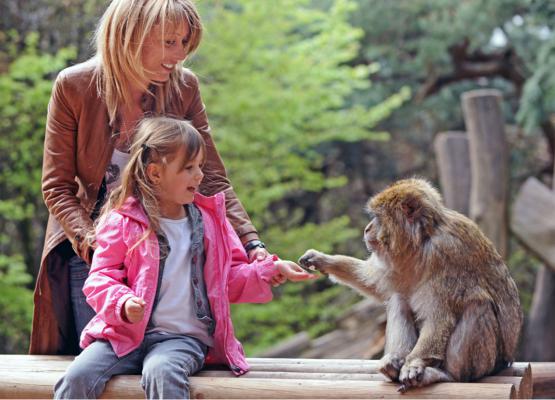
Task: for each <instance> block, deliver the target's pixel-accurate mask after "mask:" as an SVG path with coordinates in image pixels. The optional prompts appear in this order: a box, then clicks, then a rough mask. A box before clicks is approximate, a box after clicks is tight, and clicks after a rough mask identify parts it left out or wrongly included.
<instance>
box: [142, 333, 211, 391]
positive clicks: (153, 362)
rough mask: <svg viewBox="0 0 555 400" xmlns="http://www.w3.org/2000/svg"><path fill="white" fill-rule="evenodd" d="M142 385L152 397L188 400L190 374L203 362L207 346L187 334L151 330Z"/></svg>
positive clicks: (147, 342) (147, 339)
mask: <svg viewBox="0 0 555 400" xmlns="http://www.w3.org/2000/svg"><path fill="white" fill-rule="evenodd" d="M145 344H146V345H147V346H148V347H147V349H146V351H147V354H146V356H145V359H144V361H143V377H142V380H141V384H142V386H143V389H144V391H145V394H146V397H147V398H149V399H188V398H189V379H188V378H189V376H190V375H192V374H194V373H195V372H197V371H198V370H200V369H201V368H202V366H203V365H204V358H205V355H206V351H207V347H206V345H205V344H203V343H202V342H201V341H199V340H197V339H195V338H192V337H190V336H184V335H165V334H160V333H150V334H147V337H145Z"/></svg>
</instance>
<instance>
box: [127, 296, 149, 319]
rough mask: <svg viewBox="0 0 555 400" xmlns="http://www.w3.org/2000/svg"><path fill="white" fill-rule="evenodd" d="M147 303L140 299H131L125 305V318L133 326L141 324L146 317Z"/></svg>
mask: <svg viewBox="0 0 555 400" xmlns="http://www.w3.org/2000/svg"><path fill="white" fill-rule="evenodd" d="M145 305H146V302H145V301H144V300H143V299H141V298H140V297H131V298H129V299H127V300H126V301H125V304H124V305H123V318H124V319H126V320H127V321H129V322H131V323H132V324H136V323H137V322H141V320H142V319H143V316H144V315H145Z"/></svg>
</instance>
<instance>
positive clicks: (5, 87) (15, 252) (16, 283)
mask: <svg viewBox="0 0 555 400" xmlns="http://www.w3.org/2000/svg"><path fill="white" fill-rule="evenodd" d="M37 40H38V36H37V35H36V34H29V35H28V36H27V38H26V44H27V46H26V47H25V49H24V50H23V52H20V53H17V49H16V48H15V47H14V48H12V50H13V51H14V52H15V53H12V55H11V57H12V58H14V61H13V62H12V63H11V64H10V65H9V68H8V70H7V72H6V73H3V74H1V75H0V164H1V165H2V168H1V170H0V291H1V292H2V300H1V301H0V316H1V320H2V325H1V326H0V339H3V340H0V343H1V345H0V352H13V351H17V350H18V351H26V350H27V347H28V334H29V332H30V324H31V316H32V290H31V289H30V288H31V287H32V281H33V279H32V277H33V276H34V275H35V274H36V270H35V269H36V268H38V266H39V261H40V250H41V248H42V243H43V240H44V229H45V226H46V219H47V213H46V210H45V207H44V204H43V201H42V194H41V191H40V176H41V167H42V162H41V160H42V144H43V141H44V122H45V112H46V106H47V103H48V99H49V97H50V91H51V88H52V74H53V73H54V72H56V71H58V70H60V69H61V68H62V67H64V66H65V65H66V64H67V61H68V60H69V59H70V58H72V57H74V56H75V50H74V49H64V50H61V51H59V52H58V53H57V54H56V55H41V54H39V53H38V52H37V50H36V48H37Z"/></svg>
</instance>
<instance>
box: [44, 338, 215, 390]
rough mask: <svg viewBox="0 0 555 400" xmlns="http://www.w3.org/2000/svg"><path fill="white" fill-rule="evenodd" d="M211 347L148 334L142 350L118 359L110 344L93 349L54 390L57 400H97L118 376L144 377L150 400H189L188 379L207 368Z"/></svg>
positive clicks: (79, 358) (100, 343)
mask: <svg viewBox="0 0 555 400" xmlns="http://www.w3.org/2000/svg"><path fill="white" fill-rule="evenodd" d="M206 352H207V346H206V345H205V344H203V343H202V342H201V341H200V340H198V339H195V338H193V337H190V336H184V335H167V334H162V333H156V332H155V333H148V334H146V335H145V338H144V340H143V342H142V343H141V345H140V346H139V348H137V349H136V350H134V351H132V352H131V353H129V354H128V355H126V356H123V357H121V358H118V357H117V356H116V354H115V353H114V351H113V350H112V346H111V345H110V343H109V342H107V341H104V340H98V341H96V342H94V343H92V344H91V345H89V346H88V347H87V348H86V349H85V350H83V352H82V353H81V354H80V355H78V356H77V357H76V358H75V360H74V361H73V362H72V363H71V364H70V366H69V367H68V369H67V371H66V373H65V375H64V376H63V377H62V378H61V379H60V380H59V381H58V382H57V383H56V385H55V386H54V398H55V399H74V398H80V399H96V398H98V397H100V395H101V394H102V392H103V391H104V387H105V386H106V383H107V382H108V381H109V380H110V378H111V377H112V376H114V375H123V374H142V379H141V386H142V387H143V390H144V391H145V396H146V398H148V399H169V398H171V399H188V398H189V379H188V377H189V376H190V375H192V374H194V373H195V372H197V371H198V370H200V369H201V368H202V366H203V364H204V358H205V355H206Z"/></svg>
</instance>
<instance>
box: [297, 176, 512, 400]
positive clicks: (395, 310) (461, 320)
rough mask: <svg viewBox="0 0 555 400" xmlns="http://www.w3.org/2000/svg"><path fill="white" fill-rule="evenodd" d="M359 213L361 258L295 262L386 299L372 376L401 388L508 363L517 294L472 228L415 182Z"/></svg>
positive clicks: (314, 255) (315, 254) (395, 187)
mask: <svg viewBox="0 0 555 400" xmlns="http://www.w3.org/2000/svg"><path fill="white" fill-rule="evenodd" d="M367 210H368V213H369V217H370V221H369V223H368V225H367V226H366V228H365V230H364V242H365V244H366V247H367V248H368V251H369V253H370V256H369V257H368V258H367V259H366V260H360V259H357V258H353V257H349V256H344V255H328V254H324V253H322V252H319V251H317V250H314V249H311V250H307V251H306V252H305V254H304V255H303V256H301V257H300V259H299V263H300V264H301V266H303V267H304V268H306V269H310V270H314V269H316V270H318V271H320V272H322V273H323V274H326V275H328V276H329V277H330V278H331V279H332V280H334V281H336V282H339V283H342V284H345V285H348V286H350V287H352V288H354V289H355V290H358V291H359V292H360V293H361V294H363V295H366V296H373V297H376V298H378V299H379V300H381V301H384V302H385V303H386V314H387V324H386V343H385V349H384V356H383V357H382V358H381V360H380V362H379V371H380V372H381V373H382V374H383V375H385V376H386V377H387V378H389V379H390V380H391V381H393V382H398V383H400V386H399V391H400V392H404V391H406V390H408V389H409V388H412V387H422V386H426V385H429V384H432V383H435V382H450V381H458V382H464V381H472V380H476V379H479V378H480V377H482V376H485V375H489V374H492V373H495V372H496V371H498V370H500V369H502V368H504V367H506V366H509V365H510V364H511V363H512V362H513V361H514V356H515V351H516V347H517V344H518V338H519V333H520V329H521V326H522V310H521V307H520V300H519V294H518V289H517V287H516V284H515V282H514V280H513V279H512V278H511V276H510V274H509V270H508V268H507V266H506V265H505V263H504V261H503V259H502V257H501V256H500V255H499V253H498V252H497V251H496V250H495V248H494V246H493V244H492V243H491V242H490V240H488V239H487V238H486V236H485V235H484V234H483V233H482V232H481V231H480V229H479V228H478V226H477V225H476V224H475V223H474V222H473V221H471V220H470V219H469V218H467V217H465V216H464V215H462V214H460V213H458V212H456V211H453V210H451V209H448V208H447V207H445V206H444V205H443V203H442V198H441V196H440V194H439V192H438V191H437V190H436V189H435V188H434V187H433V186H432V185H431V184H430V183H429V182H428V181H426V180H424V179H419V178H410V179H404V180H400V181H397V182H395V183H393V184H392V185H391V186H389V187H387V188H386V189H384V190H383V191H382V192H380V193H378V194H376V195H375V196H373V197H371V198H370V200H369V201H368V203H367Z"/></svg>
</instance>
